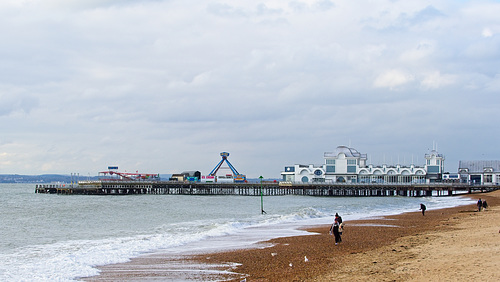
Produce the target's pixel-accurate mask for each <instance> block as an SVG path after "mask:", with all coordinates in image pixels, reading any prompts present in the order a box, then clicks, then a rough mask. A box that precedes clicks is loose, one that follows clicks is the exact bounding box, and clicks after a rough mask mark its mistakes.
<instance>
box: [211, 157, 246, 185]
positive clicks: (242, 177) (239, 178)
mask: <svg viewBox="0 0 500 282" xmlns="http://www.w3.org/2000/svg"><path fill="white" fill-rule="evenodd" d="M220 156H221V157H222V160H221V161H220V162H219V163H218V164H217V165H216V166H215V167H214V169H212V171H211V172H210V174H209V175H210V176H215V175H216V174H217V171H219V169H220V167H221V166H222V164H223V163H224V162H225V163H227V166H228V167H229V169H231V171H232V173H233V180H234V182H235V183H243V182H246V180H247V177H246V175H244V174H240V173H239V172H238V171H237V170H236V168H235V167H234V166H233V165H232V164H231V163H230V162H229V160H228V159H227V157H228V156H229V153H228V152H222V153H220Z"/></svg>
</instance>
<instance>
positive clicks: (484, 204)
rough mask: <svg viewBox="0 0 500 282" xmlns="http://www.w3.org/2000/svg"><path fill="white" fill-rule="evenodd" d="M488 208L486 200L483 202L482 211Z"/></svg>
mask: <svg viewBox="0 0 500 282" xmlns="http://www.w3.org/2000/svg"><path fill="white" fill-rule="evenodd" d="M487 207H488V203H486V200H484V201H483V210H486V208H487Z"/></svg>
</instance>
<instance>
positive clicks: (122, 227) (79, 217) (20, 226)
mask: <svg viewBox="0 0 500 282" xmlns="http://www.w3.org/2000/svg"><path fill="white" fill-rule="evenodd" d="M0 195H1V196H0V197H1V204H0V223H1V229H0V230H1V231H0V232H1V233H0V281H77V280H78V279H79V278H81V277H87V276H92V275H98V274H99V269H98V268H97V267H98V266H102V265H107V264H114V263H122V262H127V261H129V260H130V259H131V258H134V257H138V256H141V255H144V254H151V253H154V252H169V251H170V252H178V253H182V252H196V251H214V250H215V251H217V250H224V249H226V248H235V247H249V246H250V245H252V244H254V243H257V242H259V241H262V240H268V239H271V238H277V237H285V236H295V235H304V234H307V232H306V231H303V230H299V227H304V226H312V225H322V224H331V223H332V221H333V217H334V215H335V213H339V214H340V215H341V216H342V218H343V220H344V222H346V223H348V222H349V221H351V220H357V219H366V218H377V217H380V216H384V215H393V214H400V213H404V212H414V211H418V209H419V207H420V203H423V204H425V205H426V206H427V209H428V210H433V209H440V208H447V207H454V206H459V205H467V204H472V203H474V200H471V199H469V198H467V197H463V196H449V197H419V198H414V197H403V196H394V197H313V196H291V195H289V196H265V197H263V198H261V197H260V196H191V195H119V196H110V195H108V196H93V195H56V194H36V193H35V184H0ZM261 205H262V206H263V209H264V211H265V213H262V212H261Z"/></svg>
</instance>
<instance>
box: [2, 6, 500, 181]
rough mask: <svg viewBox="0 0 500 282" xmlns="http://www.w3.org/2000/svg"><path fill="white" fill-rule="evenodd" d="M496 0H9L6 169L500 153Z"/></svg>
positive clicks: (154, 169)
mask: <svg viewBox="0 0 500 282" xmlns="http://www.w3.org/2000/svg"><path fill="white" fill-rule="evenodd" d="M499 15H500V2H499V1H457V0H449V1H383V0H381V1H329V0H302V1H262V2H258V1H237V0H236V1H234V0H233V1H224V0H219V1H211V0H208V1H192V0H182V1H181V0H142V1H139V0H129V1H125V0H81V1H79V0H72V1H70V0H3V1H1V2H0V36H1V44H0V60H1V64H0V129H1V131H0V132H1V135H0V174H5V173H18V174H45V173H58V174H70V173H79V174H80V175H88V174H90V175H97V173H98V172H99V171H103V170H106V169H107V167H108V166H109V165H116V166H119V170H120V171H129V172H131V171H133V172H135V171H139V172H143V173H162V174H163V173H180V172H182V171H186V170H199V171H201V172H202V174H203V175H206V174H208V173H209V172H210V171H211V170H212V168H213V167H214V166H215V165H216V164H217V163H218V162H219V161H220V155H219V154H220V152H223V151H227V152H229V153H230V154H231V155H230V156H229V160H230V161H231V163H232V164H233V165H234V166H235V167H236V169H238V171H239V172H240V173H243V174H246V175H247V177H249V178H254V177H258V176H260V175H262V176H264V177H265V178H279V177H280V172H281V171H283V169H284V167H285V166H286V165H293V164H322V163H323V162H324V159H323V154H324V153H325V152H331V151H334V150H335V148H336V147H337V146H339V145H347V146H349V145H350V146H351V147H353V148H355V149H357V150H358V151H359V152H361V153H366V154H368V158H369V160H368V163H373V164H381V163H383V162H386V163H388V164H396V163H397V162H398V161H399V163H401V164H407V165H409V164H410V163H411V162H412V161H413V163H415V164H416V165H423V164H424V155H425V154H426V153H428V152H429V150H432V149H433V148H436V147H437V149H438V151H439V153H442V154H444V155H445V157H446V161H445V169H446V170H447V171H450V172H457V168H458V162H459V160H500V144H499V137H500V127H499V126H498V121H499V118H500V111H499V109H500V96H499V94H500V16H499Z"/></svg>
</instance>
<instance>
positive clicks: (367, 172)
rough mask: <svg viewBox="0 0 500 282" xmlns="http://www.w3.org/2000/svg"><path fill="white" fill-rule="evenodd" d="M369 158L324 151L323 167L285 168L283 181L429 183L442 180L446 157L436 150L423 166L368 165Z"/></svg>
mask: <svg viewBox="0 0 500 282" xmlns="http://www.w3.org/2000/svg"><path fill="white" fill-rule="evenodd" d="M367 159H368V157H367V155H366V154H361V153H359V152H358V151H357V150H356V149H353V148H349V147H347V146H338V147H337V149H335V151H333V152H325V154H324V163H323V164H322V165H312V164H310V165H300V164H296V165H293V166H286V167H285V171H283V172H281V175H282V181H285V182H302V183H318V182H328V183H335V182H339V183H430V182H435V181H439V180H441V177H442V173H443V170H444V156H443V155H442V154H439V153H438V152H437V151H436V150H432V151H431V152H430V153H429V154H426V155H425V160H426V163H425V164H424V165H422V166H415V165H413V164H412V165H410V166H404V165H400V164H397V165H385V164H384V165H381V166H374V165H371V164H370V165H368V164H367Z"/></svg>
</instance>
